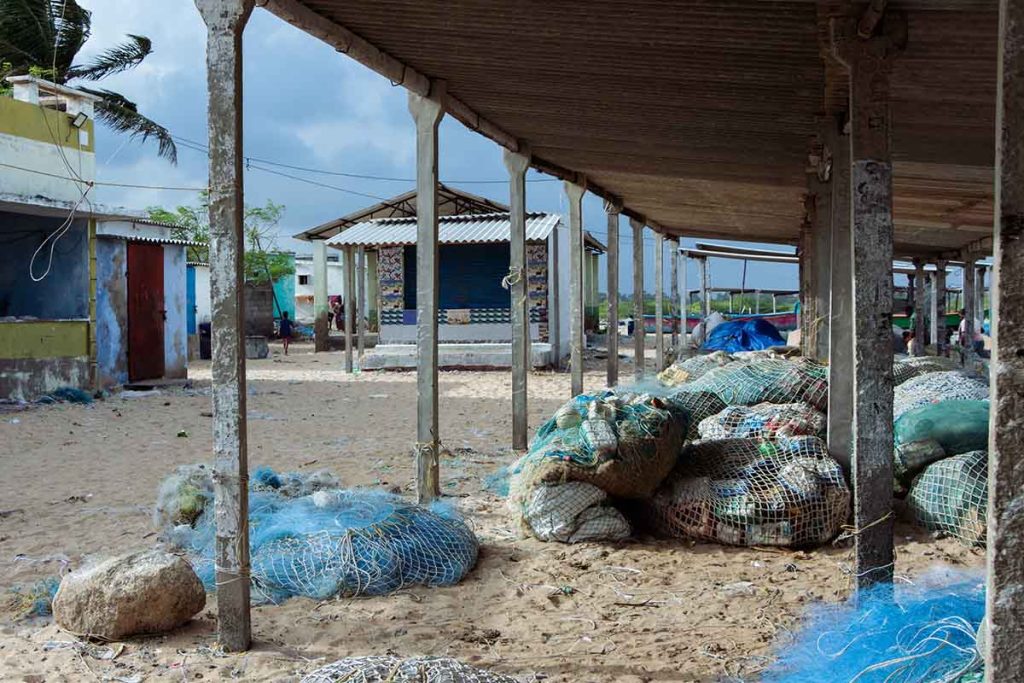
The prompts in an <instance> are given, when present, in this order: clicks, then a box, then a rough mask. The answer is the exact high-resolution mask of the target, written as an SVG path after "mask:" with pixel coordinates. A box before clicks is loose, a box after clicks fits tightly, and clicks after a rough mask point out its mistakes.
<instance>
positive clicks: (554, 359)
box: [548, 227, 562, 370]
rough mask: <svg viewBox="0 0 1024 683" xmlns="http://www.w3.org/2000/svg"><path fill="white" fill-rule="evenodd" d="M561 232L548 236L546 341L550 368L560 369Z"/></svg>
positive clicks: (554, 231) (553, 232) (555, 231)
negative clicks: (549, 342)
mask: <svg viewBox="0 0 1024 683" xmlns="http://www.w3.org/2000/svg"><path fill="white" fill-rule="evenodd" d="M560 232H561V230H560V229H559V228H558V227H556V228H555V229H554V230H552V231H551V234H550V235H548V283H549V285H548V339H550V341H551V367H552V368H554V369H555V370H561V369H562V293H561V290H562V276H561V273H560V272H559V271H560V270H561V266H560V265H559V255H558V251H559V249H558V242H559V240H560V239H561V235H560V234H559V233H560Z"/></svg>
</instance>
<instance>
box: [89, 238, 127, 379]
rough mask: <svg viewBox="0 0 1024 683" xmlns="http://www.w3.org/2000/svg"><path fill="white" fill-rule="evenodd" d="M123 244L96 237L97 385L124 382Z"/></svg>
mask: <svg viewBox="0 0 1024 683" xmlns="http://www.w3.org/2000/svg"><path fill="white" fill-rule="evenodd" d="M126 244H127V243H126V242H125V241H124V240H118V239H98V240H96V365H97V370H98V372H99V383H100V386H101V387H110V386H118V385H121V384H125V383H127V382H128V277H127V265H128V262H127V249H126Z"/></svg>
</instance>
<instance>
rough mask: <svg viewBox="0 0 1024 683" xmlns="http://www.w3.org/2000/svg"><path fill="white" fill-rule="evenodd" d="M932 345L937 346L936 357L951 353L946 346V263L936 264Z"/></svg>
mask: <svg viewBox="0 0 1024 683" xmlns="http://www.w3.org/2000/svg"><path fill="white" fill-rule="evenodd" d="M931 318H932V321H931V322H932V343H933V344H935V355H937V356H945V355H947V354H948V353H949V349H948V347H947V345H946V262H945V261H941V260H940V261H936V262H935V273H934V274H933V275H932V316H931Z"/></svg>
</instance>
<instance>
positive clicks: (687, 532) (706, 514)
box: [646, 437, 850, 546]
mask: <svg viewBox="0 0 1024 683" xmlns="http://www.w3.org/2000/svg"><path fill="white" fill-rule="evenodd" d="M849 511H850V490H849V489H848V488H847V485H846V480H845V479H844V478H843V471H842V469H841V468H840V466H839V464H838V463H837V462H836V461H835V460H833V459H832V458H830V457H829V455H828V451H827V449H826V447H825V444H824V442H822V441H821V439H818V438H817V437H796V438H791V439H779V440H777V441H769V440H763V439H726V440H722V441H700V442H697V443H694V444H691V445H689V446H687V447H686V449H685V450H684V451H683V454H682V455H681V456H680V458H679V464H678V465H677V466H676V468H675V469H674V470H673V472H672V474H671V475H669V478H668V479H667V480H666V481H665V483H664V484H662V486H661V487H660V488H659V489H658V492H657V493H656V494H655V495H654V498H653V499H651V500H650V501H649V502H648V503H647V504H646V512H647V517H648V518H649V519H650V521H651V522H652V524H653V526H654V530H655V531H656V532H658V533H660V534H664V535H667V536H672V537H680V538H693V539H698V540H705V541H716V542H719V543H725V544H728V545H748V546H756V545H776V546H808V545H815V544H820V543H825V542H827V541H829V540H831V539H832V538H833V537H835V536H836V534H838V533H839V530H840V527H841V526H842V525H843V524H845V523H846V520H847V517H848V515H849Z"/></svg>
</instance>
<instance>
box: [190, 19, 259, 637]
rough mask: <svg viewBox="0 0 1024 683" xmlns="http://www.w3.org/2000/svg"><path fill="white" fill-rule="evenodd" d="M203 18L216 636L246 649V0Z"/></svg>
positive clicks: (250, 634)
mask: <svg viewBox="0 0 1024 683" xmlns="http://www.w3.org/2000/svg"><path fill="white" fill-rule="evenodd" d="M196 7H197V8H198V9H199V13H200V15H202V18H203V21H204V22H205V23H206V28H207V34H206V79H207V89H208V92H209V106H208V117H209V118H208V120H209V123H208V124H207V125H208V129H209V147H210V153H209V157H210V298H211V302H212V304H211V305H212V312H213V339H212V345H213V349H212V351H213V362H212V368H211V369H212V379H213V381H212V399H213V496H214V520H216V522H215V523H216V532H215V533H216V540H215V550H214V552H215V557H216V563H215V564H216V585H217V628H218V630H219V634H218V641H219V642H220V644H221V646H222V647H223V648H224V649H225V650H229V651H234V652H237V651H241V650H247V649H249V645H250V643H251V640H252V629H251V622H250V613H249V498H248V481H249V461H248V444H247V442H246V415H245V410H246V408H245V397H246V389H245V324H244V321H245V302H244V298H245V293H244V292H245V287H244V268H243V261H244V252H245V238H244V234H243V229H244V226H243V214H244V206H245V200H244V193H243V188H242V175H243V174H242V31H243V29H244V28H245V24H246V22H247V21H248V19H249V15H250V14H251V13H252V7H253V3H252V2H251V0H197V2H196Z"/></svg>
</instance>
